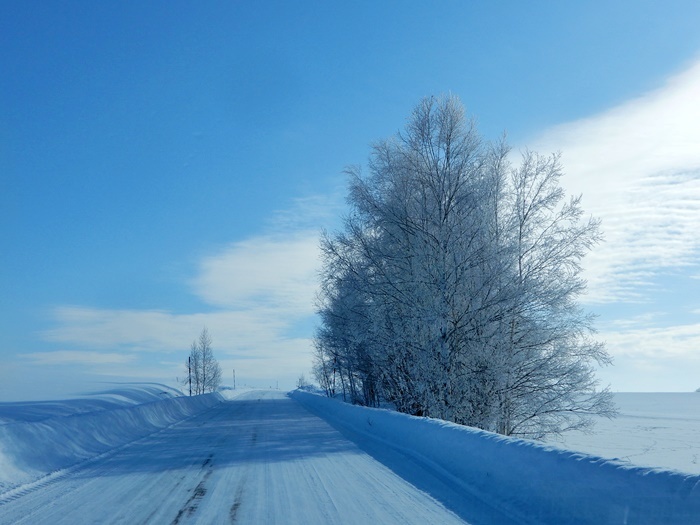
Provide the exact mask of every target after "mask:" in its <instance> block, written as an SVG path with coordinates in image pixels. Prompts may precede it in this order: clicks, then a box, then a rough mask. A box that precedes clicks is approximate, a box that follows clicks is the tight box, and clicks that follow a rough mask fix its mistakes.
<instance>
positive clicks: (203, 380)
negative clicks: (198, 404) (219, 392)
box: [185, 327, 221, 395]
mask: <svg viewBox="0 0 700 525" xmlns="http://www.w3.org/2000/svg"><path fill="white" fill-rule="evenodd" d="M211 345H212V340H211V336H210V335H209V331H208V330H207V328H206V327H204V328H203V329H202V332H201V333H200V334H199V338H198V339H196V340H194V341H192V345H191V346H190V355H189V357H188V359H187V378H186V379H185V382H186V384H188V385H189V388H190V395H192V394H194V395H198V394H204V393H206V392H214V391H216V389H217V388H219V385H220V384H221V366H219V362H218V361H217V360H216V359H215V358H214V353H213V351H212V348H211Z"/></svg>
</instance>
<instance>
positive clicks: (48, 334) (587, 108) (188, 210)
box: [0, 0, 700, 400]
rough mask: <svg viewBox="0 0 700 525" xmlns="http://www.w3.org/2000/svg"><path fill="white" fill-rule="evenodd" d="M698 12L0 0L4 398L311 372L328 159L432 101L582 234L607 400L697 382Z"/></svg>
mask: <svg viewBox="0 0 700 525" xmlns="http://www.w3.org/2000/svg"><path fill="white" fill-rule="evenodd" d="M698 20H700V4H698V3H697V2H695V1H687V2H683V1H673V2H668V3H665V4H663V5H662V4H661V3H659V2H642V1H631V0H630V1H619V2H607V1H599V2H585V3H584V2H579V3H574V2H558V3H553V2H544V1H543V2H516V1H511V2H508V1H502V2H461V1H444V2H417V1H415V2H414V1H396V2H352V3H342V4H341V3H339V2H198V3H192V2H173V1H168V2H164V1H163V2H87V1H64V2H37V1H27V2H4V3H2V4H0V71H1V72H2V74H0V246H2V249H1V250H0V290H1V291H2V299H1V300H0V356H1V357H2V362H3V365H2V367H0V400H10V399H29V398H36V397H56V396H63V395H68V394H72V393H75V392H82V391H88V390H90V389H94V388H97V387H96V385H97V383H98V382H100V381H115V380H125V379H131V380H143V381H146V380H147V381H150V380H153V381H161V382H168V383H172V382H173V381H174V379H175V377H177V376H182V372H183V365H182V363H183V362H184V360H185V358H186V355H187V352H188V347H189V344H190V342H191V341H192V340H193V339H194V338H196V337H197V335H198V333H199V332H200V330H201V329H202V327H203V326H205V325H206V326H207V327H208V329H209V331H210V333H211V336H212V338H213V340H214V351H215V355H216V356H217V358H218V359H219V361H220V362H221V364H222V366H223V368H224V378H225V380H227V381H228V380H229V379H228V378H229V377H230V376H232V370H233V369H236V373H237V378H238V381H239V382H241V383H248V384H253V385H257V386H271V385H272V386H275V385H276V384H279V386H280V388H291V387H292V386H294V382H295V381H296V378H297V377H298V376H299V375H300V374H301V373H302V372H304V373H306V374H307V376H308V375H309V369H310V362H311V359H310V353H311V343H310V338H311V336H312V334H313V327H314V324H315V319H314V315H313V310H314V306H313V301H314V295H315V284H316V278H315V275H316V274H315V272H316V271H317V268H318V260H317V240H318V235H319V231H320V230H321V228H328V229H333V228H336V227H337V226H338V225H339V218H340V217H341V215H342V213H343V211H344V190H345V179H344V176H343V174H342V171H343V168H344V167H345V166H348V165H351V164H361V163H364V162H365V160H366V158H367V155H368V152H369V145H370V144H371V143H372V141H374V140H377V139H381V138H385V137H387V136H389V135H391V134H393V133H395V132H396V131H398V130H399V129H400V128H401V127H402V126H403V124H404V122H405V121H406V118H407V117H408V115H409V113H410V111H411V109H412V108H413V106H414V105H415V104H416V103H418V101H419V100H420V99H421V98H422V97H424V96H428V95H433V94H435V95H437V94H442V93H447V92H451V93H453V94H456V95H458V96H459V97H460V98H461V99H462V101H463V102H464V104H465V106H466V108H467V111H468V112H469V113H470V114H471V115H473V116H475V117H476V118H477V119H478V122H479V127H480V130H481V132H482V133H483V135H484V136H485V137H486V138H489V139H495V138H497V137H498V136H499V135H500V134H501V133H502V132H503V131H506V132H507V134H508V137H509V141H510V143H511V144H512V145H513V146H514V150H515V152H517V151H519V150H523V149H525V148H530V149H534V150H537V151H540V152H543V153H547V152H552V151H562V154H563V162H564V167H565V170H566V172H567V175H566V177H565V180H564V184H565V186H566V188H567V190H569V191H570V192H571V193H582V194H583V204H584V208H585V209H586V211H588V212H591V213H593V214H595V215H597V216H600V217H601V218H602V219H603V229H604V231H605V235H606V242H605V244H604V245H602V246H600V247H599V248H598V249H597V250H596V252H595V253H594V254H592V255H591V257H589V259H587V261H586V263H585V264H586V272H587V278H588V279H589V283H590V291H589V295H588V296H587V297H586V306H587V307H588V308H590V309H591V310H592V311H594V312H596V313H598V314H600V318H599V321H598V328H599V329H600V334H599V335H600V338H601V339H602V340H605V341H607V343H608V349H609V351H610V352H611V354H612V355H613V356H614V358H615V365H614V366H613V367H609V368H607V369H605V370H602V371H601V373H600V377H601V380H602V381H603V383H604V384H610V385H611V386H612V388H613V390H619V391H678V390H680V391H684V390H685V391H687V390H694V389H695V388H698V387H700V268H698V254H699V253H700V231H699V230H698V226H700V147H698V146H699V145H700V101H699V100H700V97H699V96H697V93H700V32H698V31H697V21H698Z"/></svg>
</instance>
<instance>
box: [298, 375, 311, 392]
mask: <svg viewBox="0 0 700 525" xmlns="http://www.w3.org/2000/svg"><path fill="white" fill-rule="evenodd" d="M307 386H309V383H308V382H307V381H306V376H304V374H303V372H302V374H301V375H300V376H299V379H297V388H301V389H304V388H306V387H307Z"/></svg>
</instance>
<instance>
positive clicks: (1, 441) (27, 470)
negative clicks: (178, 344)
mask: <svg viewBox="0 0 700 525" xmlns="http://www.w3.org/2000/svg"><path fill="white" fill-rule="evenodd" d="M223 400H224V398H223V397H222V396H221V394H218V393H215V394H205V395H200V396H193V397H172V398H168V399H164V400H159V401H153V402H149V403H143V404H139V405H131V406H126V407H123V408H122V407H118V408H109V409H105V410H98V411H93V412H85V413H78V414H73V415H69V416H58V417H49V418H47V419H43V420H41V421H25V422H17V423H7V424H4V425H0V492H3V491H6V490H9V489H11V488H13V487H15V486H17V485H20V484H23V483H27V482H31V481H34V480H36V479H37V478H40V477H42V476H45V475H47V474H49V473H51V472H53V471H56V470H59V469H64V468H67V467H71V466H73V465H75V464H77V463H80V462H81V461H83V460H86V459H90V458H92V457H95V456H97V455H99V454H102V453H104V452H106V451H108V450H111V449H113V448H115V447H119V446H122V445H124V444H126V443H130V442H132V441H135V440H137V439H140V438H143V437H145V436H148V435H150V434H152V433H154V432H157V431H158V430H161V429H163V428H165V427H168V426H170V425H172V424H174V423H177V422H178V421H181V420H184V419H186V418H189V417H191V416H194V415H196V414H198V413H200V412H202V411H204V410H207V409H209V408H211V407H213V406H214V405H217V404H218V403H220V402H222V401H223Z"/></svg>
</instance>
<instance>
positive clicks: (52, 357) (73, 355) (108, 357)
mask: <svg viewBox="0 0 700 525" xmlns="http://www.w3.org/2000/svg"><path fill="white" fill-rule="evenodd" d="M22 357H23V358H25V359H28V360H30V361H32V363H33V364H36V365H66V364H71V365H73V364H80V365H113V364H124V363H129V362H131V361H134V359H135V358H136V356H134V355H125V354H116V353H104V352H86V351H76V350H58V351H55V352H32V353H29V354H23V355H22Z"/></svg>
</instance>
